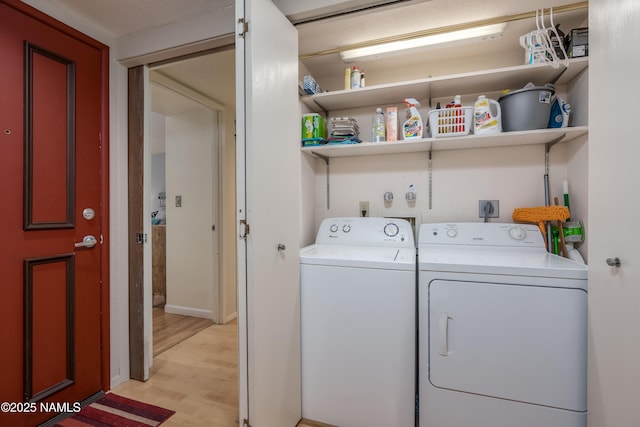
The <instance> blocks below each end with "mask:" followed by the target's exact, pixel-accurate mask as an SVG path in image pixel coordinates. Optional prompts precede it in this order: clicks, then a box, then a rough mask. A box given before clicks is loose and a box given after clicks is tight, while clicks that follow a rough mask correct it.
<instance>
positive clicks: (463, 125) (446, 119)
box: [429, 107, 473, 138]
mask: <svg viewBox="0 0 640 427" xmlns="http://www.w3.org/2000/svg"><path fill="white" fill-rule="evenodd" d="M472 118H473V107H454V108H441V109H439V110H431V111H430V112H429V128H430V129H431V136H432V137H434V138H442V137H445V136H462V135H469V132H470V131H471V126H472V122H471V119H472Z"/></svg>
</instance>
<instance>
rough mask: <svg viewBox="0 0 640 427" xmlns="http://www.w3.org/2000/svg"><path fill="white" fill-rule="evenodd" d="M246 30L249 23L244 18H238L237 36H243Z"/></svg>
mask: <svg viewBox="0 0 640 427" xmlns="http://www.w3.org/2000/svg"><path fill="white" fill-rule="evenodd" d="M248 31H249V23H248V22H247V21H246V20H245V19H244V18H240V19H238V37H242V38H244V36H245V34H247V32H248Z"/></svg>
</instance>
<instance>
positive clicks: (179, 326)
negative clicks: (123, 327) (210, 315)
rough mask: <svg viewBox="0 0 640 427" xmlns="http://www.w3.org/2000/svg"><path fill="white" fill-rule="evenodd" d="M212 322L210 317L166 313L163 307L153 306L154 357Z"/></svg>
mask: <svg viewBox="0 0 640 427" xmlns="http://www.w3.org/2000/svg"><path fill="white" fill-rule="evenodd" d="M212 324H213V323H212V322H211V320H210V319H203V318H199V317H190V316H181V315H179V314H172V313H165V312H164V309H163V308H162V307H153V357H156V356H157V355H158V354H160V353H163V352H165V351H167V350H168V349H170V348H171V347H173V346H174V345H176V344H178V343H180V342H182V341H184V340H186V339H187V338H189V337H191V336H193V335H195V334H197V333H198V332H200V331H202V330H204V329H206V328H208V327H209V326H211V325H212Z"/></svg>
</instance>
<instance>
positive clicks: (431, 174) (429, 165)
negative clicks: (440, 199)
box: [427, 150, 433, 210]
mask: <svg viewBox="0 0 640 427" xmlns="http://www.w3.org/2000/svg"><path fill="white" fill-rule="evenodd" d="M427 171H428V175H429V178H428V182H427V184H428V187H429V210H431V209H433V198H432V194H433V164H432V158H431V150H429V161H428V164H427Z"/></svg>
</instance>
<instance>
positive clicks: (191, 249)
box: [165, 109, 218, 318]
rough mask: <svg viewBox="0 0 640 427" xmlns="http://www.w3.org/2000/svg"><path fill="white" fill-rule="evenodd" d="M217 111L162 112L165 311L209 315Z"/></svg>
mask: <svg viewBox="0 0 640 427" xmlns="http://www.w3.org/2000/svg"><path fill="white" fill-rule="evenodd" d="M216 116H217V114H216V113H214V112H212V111H210V110H206V109H202V110H198V111H193V112H189V113H184V114H179V115H175V116H169V117H166V165H167V169H166V174H167V305H166V306H165V311H167V312H173V313H179V314H185V315H191V316H196V317H206V318H213V309H212V307H213V304H214V294H213V289H214V287H213V283H214V281H215V280H217V277H216V276H217V274H218V271H217V258H218V257H217V248H215V249H216V250H214V241H215V235H216V232H215V231H213V230H212V225H213V224H214V220H213V217H214V204H217V201H216V198H214V195H217V191H215V187H216V185H215V184H216V182H217V172H218V171H217V167H215V166H214V165H216V164H217V162H216V161H215V157H216V156H215V151H216V150H215V149H214V146H215V144H214V141H215V138H216V137H215V135H216V133H217V131H216V128H217V117H216ZM177 198H180V199H181V202H180V203H181V206H178V202H177Z"/></svg>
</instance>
